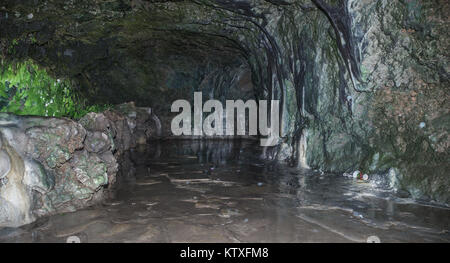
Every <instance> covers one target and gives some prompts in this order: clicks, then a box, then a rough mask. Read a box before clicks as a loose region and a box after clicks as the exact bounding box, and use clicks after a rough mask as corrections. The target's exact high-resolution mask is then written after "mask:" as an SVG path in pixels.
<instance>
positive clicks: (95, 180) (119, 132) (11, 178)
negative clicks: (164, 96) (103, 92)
mask: <svg viewBox="0 0 450 263" xmlns="http://www.w3.org/2000/svg"><path fill="white" fill-rule="evenodd" d="M151 119H152V114H151V109H149V108H137V107H135V106H134V104H132V103H129V104H123V105H120V106H118V107H117V109H116V110H109V111H106V112H103V113H89V114H88V115H86V116H85V117H83V118H82V119H81V120H80V121H79V122H75V121H72V120H69V119H58V118H44V117H31V116H15V115H11V114H6V113H1V114H0V180H1V183H0V226H19V225H23V224H27V223H30V222H32V221H34V220H35V219H36V218H38V217H41V216H45V215H49V214H53V213H61V212H68V211H73V210H76V209H79V208H82V207H86V206H88V205H91V204H94V203H97V202H99V201H101V200H102V199H103V198H105V197H106V196H107V194H108V191H109V189H110V188H111V186H112V185H113V184H114V182H115V181H116V175H117V172H118V161H119V160H120V158H121V156H122V154H123V153H124V152H125V151H127V150H129V149H131V148H133V147H136V145H138V144H143V143H146V141H147V139H148V138H150V136H151V135H152V134H153V131H156V127H155V124H154V123H153V122H151V121H150V120H151ZM149 121H150V122H149Z"/></svg>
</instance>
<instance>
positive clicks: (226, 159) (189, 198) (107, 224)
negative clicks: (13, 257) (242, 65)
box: [0, 140, 450, 242]
mask: <svg viewBox="0 0 450 263" xmlns="http://www.w3.org/2000/svg"><path fill="white" fill-rule="evenodd" d="M260 155H261V148H260V147H259V142H258V141H238V140H236V141H219V140H217V141H214V140H210V141H182V140H174V141H163V142H152V143H151V144H150V146H148V147H143V148H142V149H136V150H134V151H132V152H130V153H128V154H127V156H126V157H127V158H126V160H127V161H124V162H123V167H124V171H125V173H124V174H122V175H121V176H120V178H119V180H118V183H117V189H116V190H115V191H114V196H113V197H112V198H110V199H108V200H107V201H105V202H103V204H101V205H97V206H94V207H90V208H87V209H84V210H80V211H77V212H73V213H67V214H62V215H56V216H51V217H46V218H41V219H39V220H38V221H37V222H35V223H33V224H30V225H27V226H24V227H21V228H3V229H1V228H0V242H66V240H67V238H68V237H71V236H77V237H78V238H79V239H80V240H81V242H367V239H368V238H369V237H370V238H371V239H374V240H377V239H379V240H380V241H381V242H449V241H450V233H449V229H450V227H449V226H450V208H448V207H443V206H438V205H435V204H432V203H417V202H414V201H413V200H410V199H404V198H403V199H402V198H398V197H396V196H395V195H394V193H392V191H390V190H389V189H388V188H387V187H386V184H385V183H384V182H383V180H380V178H371V179H372V180H370V181H369V182H362V181H358V180H356V179H351V178H347V177H343V176H342V175H333V174H321V173H320V172H314V171H311V170H303V169H299V168H293V167H288V166H285V165H282V164H277V163H274V162H267V161H262V160H260V159H259V156H260ZM374 236H375V238H374Z"/></svg>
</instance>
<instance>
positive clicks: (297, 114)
mask: <svg viewBox="0 0 450 263" xmlns="http://www.w3.org/2000/svg"><path fill="white" fill-rule="evenodd" d="M2 5H3V6H1V5H0V18H1V19H0V23H1V27H0V34H1V45H2V54H3V55H2V58H4V59H11V58H15V59H20V58H27V57H31V58H33V59H34V60H36V61H37V62H39V63H40V64H41V65H43V66H45V67H47V68H49V70H50V71H52V72H53V73H54V74H57V75H64V76H67V77H68V78H72V79H76V80H77V82H78V86H77V87H76V88H77V89H79V90H80V91H81V92H82V93H84V94H86V96H88V97H89V98H91V99H92V101H103V102H104V101H108V102H111V103H119V102H124V101H128V100H135V101H137V103H138V104H145V106H152V107H154V108H155V111H156V112H157V113H158V114H159V115H162V116H163V118H162V123H163V126H164V127H166V130H167V127H168V124H169V120H170V117H171V115H170V114H169V113H167V112H168V111H167V109H168V108H166V107H168V106H169V105H170V104H171V103H172V102H173V101H174V100H175V99H178V98H181V97H184V98H186V97H189V96H192V93H193V91H199V90H202V91H204V96H206V97H205V99H206V98H208V97H209V98H211V97H215V98H221V99H223V98H226V97H227V98H239V93H240V92H242V91H243V90H245V95H242V96H241V97H240V98H241V99H246V98H253V97H255V98H257V99H279V100H280V101H281V105H282V109H283V110H282V113H281V119H282V123H281V127H282V139H281V140H280V142H279V145H278V146H277V147H276V149H275V152H276V154H275V156H273V158H277V159H280V160H286V161H288V162H290V163H291V164H294V165H295V164H301V165H303V166H309V167H311V168H314V169H321V170H323V171H329V172H339V173H341V172H350V171H353V170H357V169H358V170H361V171H364V172H368V173H382V174H386V178H388V180H390V181H391V184H392V186H393V187H394V188H396V189H401V190H404V191H407V192H408V193H409V194H411V195H412V196H413V197H414V198H419V199H420V198H422V199H433V200H437V201H439V202H446V203H448V202H449V196H450V195H449V193H448V189H449V183H450V180H449V178H448V170H449V164H448V161H447V160H448V159H449V158H448V157H449V144H450V139H449V135H448V129H449V128H448V127H449V92H448V91H449V83H448V82H449V81H448V75H449V67H448V54H449V52H448V51H449V50H448V42H449V41H448V29H447V26H446V25H447V24H448V16H447V14H448V12H449V11H450V10H449V4H448V2H447V1H443V0H434V1H421V0H398V1H387V0H363V1H355V0H339V1H338V0H334V1H331V0H311V1H310V0H271V1H264V0H259V1H233V0H192V1H144V0H141V1H130V2H126V1H99V0H98V1H83V0H80V1H42V2H41V1H32V0H29V1H23V2H20V3H17V2H16V1H9V0H6V1H5V3H3V4H2ZM30 14H32V16H30ZM250 73H251V80H252V81H251V82H252V83H251V85H249V84H248V81H244V83H245V84H243V83H242V81H240V80H241V79H248V78H249V77H248V76H249V74H250ZM230 87H231V88H230ZM205 94H207V95H205ZM166 115H167V116H168V117H164V116H166Z"/></svg>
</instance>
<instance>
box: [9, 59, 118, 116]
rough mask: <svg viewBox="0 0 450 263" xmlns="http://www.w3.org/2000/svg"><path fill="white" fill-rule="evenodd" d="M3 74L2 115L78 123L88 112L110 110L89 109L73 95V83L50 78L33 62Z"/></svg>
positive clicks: (103, 107) (13, 67) (79, 98)
mask: <svg viewBox="0 0 450 263" xmlns="http://www.w3.org/2000/svg"><path fill="white" fill-rule="evenodd" d="M5 64H6V63H5ZM0 73H1V74H0V111H2V112H10V113H14V114H18V115H39V116H52V117H70V118H75V119H78V118H80V117H82V116H84V115H85V114H86V113H88V112H92V111H94V112H98V111H102V110H105V109H106V108H108V107H109V106H107V105H103V106H102V105H93V106H88V105H87V103H86V101H85V100H84V99H83V98H82V97H80V96H79V95H77V94H76V93H75V92H73V88H72V86H71V81H69V80H59V79H55V78H53V77H51V76H50V75H49V74H48V73H47V71H46V70H44V69H41V68H39V67H38V66H37V65H36V64H34V63H33V62H32V61H30V60H29V61H25V62H22V63H17V64H12V63H11V64H7V65H3V69H2V71H1V72H0Z"/></svg>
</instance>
